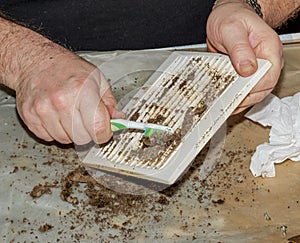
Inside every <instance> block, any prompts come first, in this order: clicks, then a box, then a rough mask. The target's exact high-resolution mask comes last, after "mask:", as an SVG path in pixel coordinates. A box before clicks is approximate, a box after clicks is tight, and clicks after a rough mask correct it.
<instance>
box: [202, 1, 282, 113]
mask: <svg viewBox="0 0 300 243" xmlns="http://www.w3.org/2000/svg"><path fill="white" fill-rule="evenodd" d="M207 46H208V50H209V51H212V52H222V53H226V54H228V55H229V56H230V59H231V61H232V63H233V66H234V68H235V69H236V71H237V72H238V73H239V74H240V75H241V76H249V75H251V74H253V73H254V72H255V71H256V70H257V61H256V58H262V59H267V60H269V61H270V62H271V63H272V67H271V68H270V70H269V71H268V73H267V74H266V75H265V76H264V77H263V78H262V79H261V80H260V82H259V83H258V84H257V85H256V86H255V87H254V89H253V90H252V91H251V92H250V94H249V95H248V96H247V97H246V98H245V99H244V101H243V102H242V103H241V104H240V105H239V106H238V108H237V109H236V110H235V112H234V113H238V112H241V111H243V110H244V109H246V108H248V107H250V106H252V105H254V104H255V103H257V102H259V101H261V100H262V99H263V98H264V97H266V96H267V95H268V94H269V93H270V92H271V91H272V90H273V88H274V87H275V85H276V83H277V81H278V78H279V75H280V72H281V69H282V67H283V63H284V62H283V57H282V44H281V42H280V39H279V37H278V35H277V34H276V32H275V31H274V30H273V29H272V28H271V27H269V26H268V25H267V24H266V23H265V22H264V21H263V20H262V19H261V18H260V17H259V16H258V15H257V14H256V13H255V11H254V10H253V9H252V8H251V7H250V6H249V5H247V4H246V3H243V2H242V1H239V0H230V1H226V0H225V1H220V5H219V6H218V5H217V6H216V7H215V8H214V10H213V11H212V12H211V14H210V16H209V18H208V22H207Z"/></svg>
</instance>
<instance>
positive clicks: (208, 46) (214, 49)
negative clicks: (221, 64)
mask: <svg viewBox="0 0 300 243" xmlns="http://www.w3.org/2000/svg"><path fill="white" fill-rule="evenodd" d="M206 45H207V50H208V51H209V52H214V53H216V52H218V50H217V49H216V48H215V47H214V46H213V44H212V43H211V41H210V40H209V39H208V38H206Z"/></svg>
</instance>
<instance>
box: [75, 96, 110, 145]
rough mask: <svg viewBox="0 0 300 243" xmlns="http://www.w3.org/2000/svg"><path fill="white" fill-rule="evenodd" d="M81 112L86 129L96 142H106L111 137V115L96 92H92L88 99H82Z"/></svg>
mask: <svg viewBox="0 0 300 243" xmlns="http://www.w3.org/2000/svg"><path fill="white" fill-rule="evenodd" d="M79 112H80V115H81V119H82V122H83V125H84V127H85V129H86V131H87V132H88V134H89V135H90V136H91V138H92V139H93V140H94V141H95V142H96V143H99V144H101V143H105V142H107V141H108V140H109V139H110V137H111V135H112V132H111V128H110V115H109V113H108V110H107V108H106V106H105V104H104V103H103V102H102V101H101V99H100V97H99V96H98V94H97V93H96V92H91V93H90V95H89V98H88V99H82V100H81V101H80V103H79Z"/></svg>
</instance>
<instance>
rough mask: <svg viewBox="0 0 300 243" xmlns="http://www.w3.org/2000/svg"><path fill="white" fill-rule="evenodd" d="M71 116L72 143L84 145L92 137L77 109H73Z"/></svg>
mask: <svg viewBox="0 0 300 243" xmlns="http://www.w3.org/2000/svg"><path fill="white" fill-rule="evenodd" d="M72 117H73V118H72V135H71V137H72V138H73V141H74V143H75V144H77V145H84V144H87V143H89V142H90V141H91V140H92V137H91V136H90V135H89V133H88V131H87V130H86V128H85V126H84V124H83V120H82V118H81V115H80V112H79V111H78V110H77V109H74V112H73V116H72ZM66 124H67V123H66Z"/></svg>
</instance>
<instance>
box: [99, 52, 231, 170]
mask: <svg viewBox="0 0 300 243" xmlns="http://www.w3.org/2000/svg"><path fill="white" fill-rule="evenodd" d="M236 78H237V74H236V72H235V71H234V70H233V68H232V66H231V65H230V64H229V63H228V61H227V60H226V61H224V59H221V58H215V57H214V58H213V59H212V58H208V57H190V56H189V57H184V56H180V57H178V58H176V59H175V60H174V61H173V63H172V64H171V65H170V66H169V68H168V69H167V70H166V72H164V73H163V74H162V75H161V76H160V77H159V78H158V79H157V81H156V82H155V83H154V84H153V85H152V86H151V87H150V88H148V89H147V92H146V93H145V94H144V95H143V97H141V99H140V101H139V102H137V105H136V106H134V107H132V109H131V111H130V112H128V117H129V118H130V119H131V120H134V121H140V122H146V123H147V122H148V123H156V124H160V125H165V126H170V127H172V128H173V129H174V131H175V133H174V134H173V135H169V134H165V136H164V135H163V136H160V137H159V138H156V140H155V139H154V140H153V139H152V141H150V140H149V139H148V138H144V136H143V133H142V132H140V131H136V130H130V131H128V130H127V131H124V132H122V133H120V134H118V135H116V136H114V138H113V139H112V140H111V141H110V142H109V143H107V144H106V145H105V146H102V147H101V148H100V153H98V154H100V155H101V156H103V157H105V158H106V159H108V160H109V161H111V162H113V163H115V164H123V165H128V166H131V167H141V168H151V169H160V168H162V167H163V166H164V165H165V164H166V162H167V160H168V158H169V157H170V156H171V155H172V153H173V152H174V151H175V150H176V148H177V147H178V146H179V145H180V144H181V142H182V141H183V140H184V136H185V135H187V134H188V133H189V132H191V130H192V129H193V127H195V125H196V124H197V123H198V122H199V121H200V120H201V117H202V116H203V114H204V113H205V112H206V111H207V110H208V109H209V107H210V106H211V105H212V104H213V102H214V101H215V100H216V99H217V98H218V97H219V96H220V95H221V94H222V92H223V91H224V90H225V89H226V88H227V87H228V85H229V84H230V83H231V82H232V81H234V80H235V79H236Z"/></svg>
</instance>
